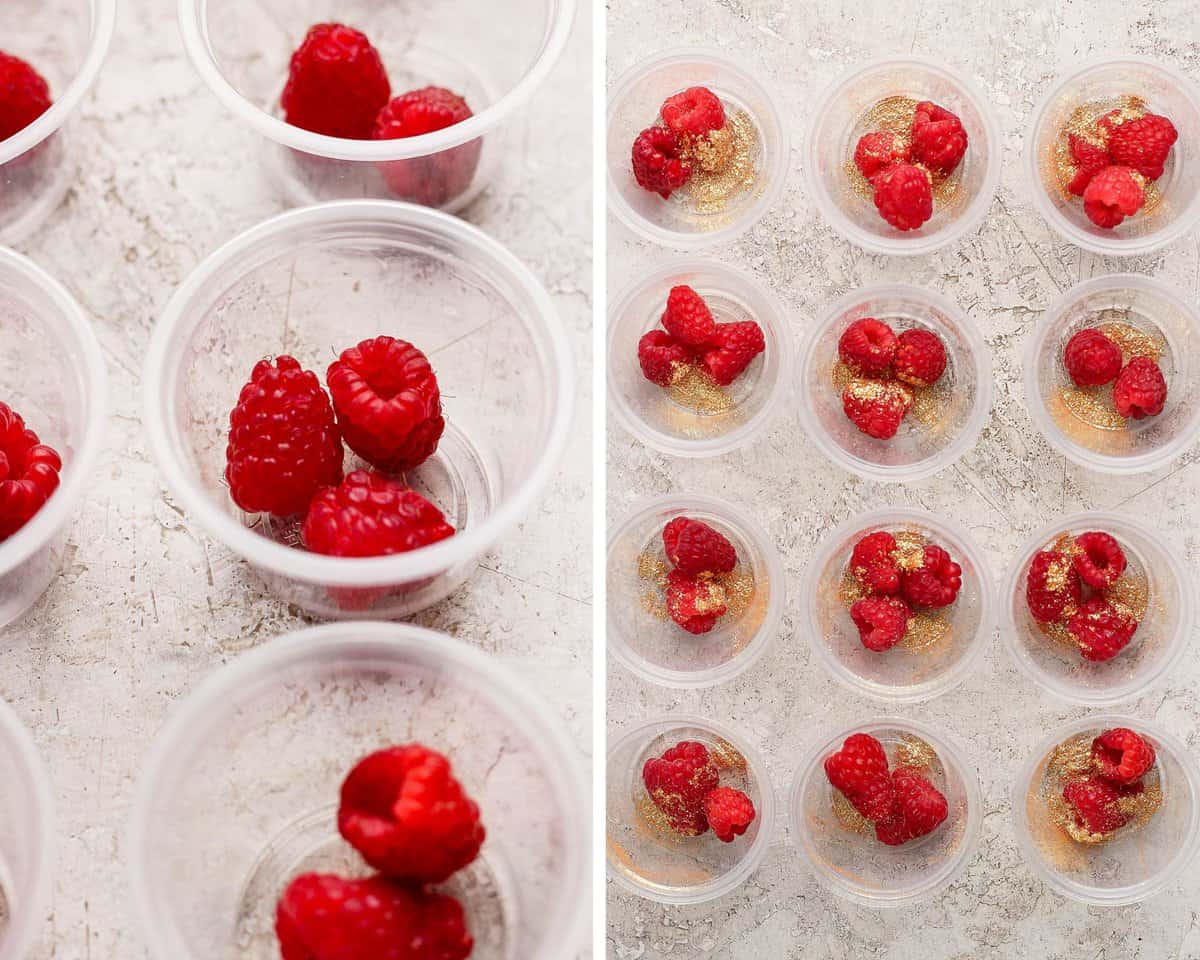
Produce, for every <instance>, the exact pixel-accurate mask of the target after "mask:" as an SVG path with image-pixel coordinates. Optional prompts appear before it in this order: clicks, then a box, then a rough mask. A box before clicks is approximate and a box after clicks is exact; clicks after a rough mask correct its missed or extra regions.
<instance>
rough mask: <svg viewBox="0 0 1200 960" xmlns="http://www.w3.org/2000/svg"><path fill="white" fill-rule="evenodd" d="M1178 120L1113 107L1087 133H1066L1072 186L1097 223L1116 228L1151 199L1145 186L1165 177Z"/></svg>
mask: <svg viewBox="0 0 1200 960" xmlns="http://www.w3.org/2000/svg"><path fill="white" fill-rule="evenodd" d="M1178 139H1179V133H1178V131H1176V129H1175V124H1173V123H1172V122H1171V121H1170V120H1168V119H1167V118H1166V117H1164V116H1160V115H1159V114H1156V113H1145V112H1142V111H1130V110H1112V111H1110V112H1109V113H1106V114H1105V115H1104V116H1102V117H1101V118H1100V119H1099V120H1097V121H1096V123H1095V124H1094V125H1093V127H1092V128H1091V129H1090V130H1089V131H1087V133H1086V135H1080V134H1076V133H1071V134H1068V135H1067V149H1068V150H1069V151H1070V154H1071V160H1072V161H1073V164H1074V169H1075V174H1074V176H1073V177H1072V178H1071V180H1070V182H1069V183H1068V184H1067V190H1068V191H1069V192H1070V193H1072V194H1074V195H1075V196H1077V197H1083V212H1084V213H1085V214H1086V215H1087V218H1088V219H1089V220H1091V221H1092V223H1094V224H1095V225H1096V226H1098V227H1102V228H1104V229H1105V230H1111V229H1113V227H1116V226H1117V225H1118V224H1120V223H1121V222H1122V221H1124V219H1125V218H1126V217H1132V216H1133V215H1134V214H1135V213H1137V212H1138V211H1139V210H1140V209H1141V208H1142V205H1143V204H1144V203H1145V202H1146V184H1147V183H1148V182H1149V181H1152V180H1157V179H1158V178H1159V177H1161V176H1162V175H1163V167H1164V166H1165V164H1166V162H1167V157H1168V156H1169V155H1170V153H1171V147H1172V146H1174V144H1175V141H1176V140H1178Z"/></svg>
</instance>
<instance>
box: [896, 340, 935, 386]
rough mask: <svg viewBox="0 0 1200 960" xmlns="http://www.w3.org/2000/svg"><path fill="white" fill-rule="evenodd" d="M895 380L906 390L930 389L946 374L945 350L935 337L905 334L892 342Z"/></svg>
mask: <svg viewBox="0 0 1200 960" xmlns="http://www.w3.org/2000/svg"><path fill="white" fill-rule="evenodd" d="M893 364H894V366H895V370H896V379H897V380H902V381H903V382H904V383H907V384H908V385H909V386H910V387H918V388H923V387H932V386H933V385H934V384H935V383H937V381H938V380H940V379H941V376H942V374H943V373H945V372H946V348H945V347H944V346H943V345H942V340H941V338H940V337H939V336H938V335H937V334H936V333H931V332H930V331H928V330H905V331H904V332H903V333H902V334H900V336H899V337H897V338H896V359H895V361H894V362H893Z"/></svg>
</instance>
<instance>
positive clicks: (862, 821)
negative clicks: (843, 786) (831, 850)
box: [830, 790, 871, 834]
mask: <svg viewBox="0 0 1200 960" xmlns="http://www.w3.org/2000/svg"><path fill="white" fill-rule="evenodd" d="M830 792H831V793H832V794H833V803H832V806H833V815H834V816H835V817H837V819H838V823H840V824H841V825H842V826H843V827H845V828H846V829H847V830H849V831H850V832H851V833H863V834H865V833H870V832H871V821H870V820H868V819H867V818H866V817H864V816H863V815H862V814H861V813H859V812H858V811H857V810H855V809H854V805H853V804H852V803H850V801H849V800H847V799H846V796H845V794H843V793H842V791H841V790H831V791H830Z"/></svg>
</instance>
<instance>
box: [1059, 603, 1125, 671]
mask: <svg viewBox="0 0 1200 960" xmlns="http://www.w3.org/2000/svg"><path fill="white" fill-rule="evenodd" d="M1137 628H1138V624H1137V621H1136V620H1134V619H1133V617H1131V616H1130V615H1129V614H1127V613H1125V612H1124V611H1122V610H1120V609H1118V608H1117V607H1115V606H1113V605H1112V604H1111V603H1109V602H1108V601H1107V600H1105V599H1104V598H1103V597H1092V598H1091V599H1090V600H1085V601H1084V602H1083V603H1082V604H1081V605H1080V607H1079V609H1078V610H1077V611H1076V612H1075V615H1074V616H1073V617H1071V619H1070V620H1069V621H1067V632H1068V633H1070V635H1071V639H1072V640H1074V641H1075V643H1076V644H1078V646H1079V650H1080V652H1081V653H1082V654H1083V658H1084V659H1085V660H1092V661H1096V662H1102V661H1105V660H1111V659H1112V658H1113V657H1115V656H1116V655H1117V654H1118V653H1120V652H1121V651H1122V650H1124V649H1125V647H1126V646H1127V645H1128V644H1129V641H1130V640H1132V639H1133V635H1134V633H1135V632H1136V631H1137Z"/></svg>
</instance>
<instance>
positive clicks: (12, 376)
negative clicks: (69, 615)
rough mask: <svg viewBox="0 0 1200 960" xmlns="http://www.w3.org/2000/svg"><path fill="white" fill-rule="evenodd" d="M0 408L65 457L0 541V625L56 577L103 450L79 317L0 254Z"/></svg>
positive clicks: (59, 294) (103, 406)
mask: <svg viewBox="0 0 1200 960" xmlns="http://www.w3.org/2000/svg"><path fill="white" fill-rule="evenodd" d="M0 401H2V402H4V403H6V404H8V406H9V407H10V408H12V409H13V410H14V411H16V412H17V413H19V414H20V415H21V417H22V418H23V419H24V420H25V424H26V426H27V427H28V428H29V429H31V430H33V431H34V432H35V433H36V434H37V435H38V438H39V439H40V440H41V441H42V442H43V443H47V444H49V445H50V446H52V447H53V448H54V449H55V450H57V451H58V453H59V455H60V456H61V457H62V461H63V469H62V473H61V475H60V483H59V487H58V489H57V490H56V491H55V492H54V494H53V495H52V496H51V497H50V499H49V500H47V501H46V503H45V505H44V506H43V507H42V509H41V510H39V511H38V512H37V513H36V514H34V516H33V518H32V519H31V520H30V521H29V522H28V523H27V524H25V526H23V527H22V528H21V529H20V530H18V531H17V532H16V533H15V534H13V535H12V536H11V537H9V538H8V539H7V540H5V541H3V542H0V626H5V625H6V624H9V623H12V622H13V621H14V620H16V619H17V618H18V617H20V616H21V615H22V614H23V613H24V612H25V611H26V610H28V609H29V608H30V607H31V606H32V605H33V604H34V602H36V601H37V599H38V598H39V597H40V596H41V595H42V594H43V593H45V591H46V588H47V587H48V586H49V585H50V582H51V581H52V580H53V579H54V577H55V576H56V575H57V574H58V570H59V566H60V564H61V562H62V557H63V549H64V547H65V545H66V541H67V535H68V534H69V532H70V521H71V520H72V519H73V518H74V516H75V512H76V509H77V508H78V506H79V501H80V500H81V499H82V497H83V494H84V492H85V491H86V490H87V486H88V484H89V483H90V482H91V474H92V468H93V467H94V466H95V463H96V457H97V455H98V454H99V452H100V449H101V447H102V446H103V443H104V431H105V419H106V416H107V406H108V380H107V377H106V375H105V371H104V361H103V360H102V359H101V357H100V344H99V343H98V342H97V341H96V335H95V334H94V333H93V332H92V327H91V324H90V323H89V322H88V319H87V317H86V316H84V313H83V310H82V309H81V308H80V306H79V304H78V303H77V302H76V301H75V300H74V299H73V298H72V297H71V295H70V294H69V293H68V292H67V291H66V290H65V289H64V288H63V286H62V285H61V284H60V283H59V282H58V281H57V280H55V279H54V278H53V277H51V276H50V275H49V274H48V273H46V272H45V271H44V270H42V269H41V267H38V266H37V265H36V264H34V263H33V262H32V261H30V260H27V259H26V258H25V257H22V256H20V255H18V254H16V253H13V252H12V251H10V250H4V249H0Z"/></svg>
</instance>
